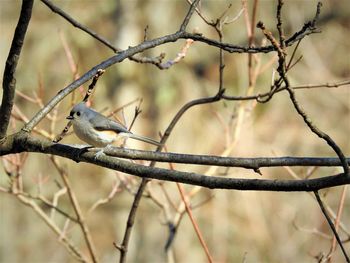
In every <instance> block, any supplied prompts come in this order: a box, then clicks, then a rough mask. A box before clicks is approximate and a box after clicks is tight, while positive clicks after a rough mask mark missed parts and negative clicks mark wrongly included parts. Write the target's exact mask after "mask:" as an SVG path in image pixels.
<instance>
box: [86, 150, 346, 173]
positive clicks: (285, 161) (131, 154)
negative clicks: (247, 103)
mask: <svg viewBox="0 0 350 263" xmlns="http://www.w3.org/2000/svg"><path fill="white" fill-rule="evenodd" d="M89 151H91V152H97V151H99V148H93V149H89ZM103 152H104V153H105V154H106V155H108V156H113V157H118V158H126V159H131V160H146V161H155V162H166V163H168V162H172V163H182V164H197V165H214V166H225V167H241V168H246V169H254V170H255V169H259V168H262V167H280V166H318V167H321V166H323V167H326V166H328V167H330V166H341V165H342V163H341V162H340V160H339V158H333V157H319V158H317V157H277V158H276V157H275V158H270V157H257V158H243V157H220V156H215V155H194V154H180V153H171V152H152V151H143V150H135V149H127V148H120V147H108V149H104V151H103ZM347 162H348V163H349V164H350V158H347Z"/></svg>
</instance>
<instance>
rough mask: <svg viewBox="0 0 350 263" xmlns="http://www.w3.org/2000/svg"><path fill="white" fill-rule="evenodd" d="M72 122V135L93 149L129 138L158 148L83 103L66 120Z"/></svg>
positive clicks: (149, 140) (74, 108) (155, 142)
mask: <svg viewBox="0 0 350 263" xmlns="http://www.w3.org/2000/svg"><path fill="white" fill-rule="evenodd" d="M66 119H68V120H70V121H71V122H72V125H73V130H74V133H75V134H76V135H77V137H78V138H79V139H81V140H82V141H84V142H86V143H88V144H90V145H92V146H94V147H107V146H110V145H111V144H112V143H114V142H116V141H118V140H119V139H120V138H131V139H135V140H139V141H143V142H145V143H149V144H153V145H156V146H160V145H161V143H159V142H157V141H155V140H152V139H150V138H147V137H144V136H140V135H136V134H133V133H132V132H130V131H129V130H128V129H127V128H126V127H125V126H124V125H123V124H121V123H120V122H117V121H114V120H111V119H109V118H107V117H106V116H104V115H102V114H101V113H99V112H97V111H95V110H94V109H92V108H89V107H87V106H86V105H85V103H84V102H80V103H78V104H76V105H75V106H74V107H73V108H72V110H71V112H70V114H69V116H68V117H67V118H66Z"/></svg>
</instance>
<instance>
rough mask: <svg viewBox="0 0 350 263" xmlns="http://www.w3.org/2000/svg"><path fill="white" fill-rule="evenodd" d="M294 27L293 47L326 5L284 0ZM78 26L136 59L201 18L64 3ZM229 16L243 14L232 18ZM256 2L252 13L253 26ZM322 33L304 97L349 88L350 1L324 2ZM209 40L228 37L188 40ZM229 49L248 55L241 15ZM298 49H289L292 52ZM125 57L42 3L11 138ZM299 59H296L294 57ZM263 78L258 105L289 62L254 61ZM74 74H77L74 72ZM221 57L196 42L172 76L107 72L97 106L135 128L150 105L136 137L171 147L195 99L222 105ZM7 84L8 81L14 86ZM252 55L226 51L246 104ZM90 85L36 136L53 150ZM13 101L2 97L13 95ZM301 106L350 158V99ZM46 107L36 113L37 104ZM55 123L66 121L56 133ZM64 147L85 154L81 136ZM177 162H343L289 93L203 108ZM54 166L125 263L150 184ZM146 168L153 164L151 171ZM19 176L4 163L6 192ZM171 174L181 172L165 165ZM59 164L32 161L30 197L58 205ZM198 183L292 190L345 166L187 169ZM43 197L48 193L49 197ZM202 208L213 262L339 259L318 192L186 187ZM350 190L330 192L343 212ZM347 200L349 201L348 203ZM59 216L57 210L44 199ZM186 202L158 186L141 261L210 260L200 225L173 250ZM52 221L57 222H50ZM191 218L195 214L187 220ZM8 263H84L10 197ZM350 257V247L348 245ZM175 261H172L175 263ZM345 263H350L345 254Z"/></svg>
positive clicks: (100, 244)
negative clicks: (297, 181)
mask: <svg viewBox="0 0 350 263" xmlns="http://www.w3.org/2000/svg"><path fill="white" fill-rule="evenodd" d="M285 2H286V3H285V5H284V8H283V19H284V26H285V32H286V35H287V36H291V35H292V34H293V33H294V32H296V31H298V30H299V29H300V28H301V27H302V26H303V25H304V23H305V22H306V21H309V20H311V19H312V18H313V17H314V14H315V10H316V4H317V2H316V1H285ZM53 3H54V4H56V5H57V6H58V7H60V8H62V9H63V10H64V11H66V12H67V13H69V14H70V15H71V16H72V17H73V18H75V19H76V20H77V21H79V22H80V23H82V24H83V25H86V26H87V27H89V28H90V29H92V30H94V31H95V32H97V33H99V34H100V35H101V36H103V37H105V38H106V39H108V40H110V42H111V43H113V44H114V45H115V46H116V47H118V48H121V49H126V48H128V47H129V46H134V45H137V44H139V43H140V42H142V41H143V39H144V32H145V28H146V26H147V38H148V39H152V38H156V37H160V36H163V35H167V34H170V33H173V32H175V31H177V30H178V28H179V26H180V24H181V22H182V19H183V17H184V16H185V15H186V13H187V10H188V8H189V5H188V3H187V2H186V1H185V0H182V1H180V0H176V1H175V0H167V1H165V0H163V1H161V0H143V1H136V0H135V1H134V0H133V1H127V0H114V1H112V0H104V1H78V0H75V1H53ZM229 4H232V6H231V8H229V9H227V7H228V6H229ZM252 4H253V1H248V2H247V6H248V12H249V16H250V17H251V13H252ZM20 6H21V2H20V1H10V0H2V1H0V32H1V41H0V70H1V72H3V70H4V65H5V61H6V57H7V54H8V51H9V47H10V45H11V40H12V37H13V32H14V29H15V26H16V23H17V19H18V16H19V12H20ZM241 9H242V3H241V1H220V0H215V1H214V0H213V1H202V4H201V10H202V14H203V15H204V16H205V17H206V18H207V19H208V20H209V21H210V20H214V21H215V20H216V19H217V18H218V17H220V16H221V15H222V14H223V12H224V11H225V10H227V15H228V17H229V18H234V17H235V16H236V15H237V14H238V13H239V12H240V10H241ZM275 13H276V1H268V0H266V1H259V4H258V9H257V18H256V21H259V20H261V21H263V22H264V23H265V24H266V27H267V28H268V29H270V30H271V31H272V32H276V30H275V24H276V21H275ZM318 26H319V28H320V29H321V30H322V33H320V34H313V35H311V36H308V37H306V38H305V39H304V40H303V41H302V42H301V44H300V47H299V49H298V50H297V52H296V58H299V57H300V56H302V59H301V61H300V62H299V63H298V64H297V65H296V66H295V67H294V68H293V69H292V70H291V71H290V72H289V75H288V76H289V78H290V81H291V84H292V85H293V86H297V85H304V84H322V83H333V82H336V81H341V80H345V79H349V78H350V70H349V69H350V55H349V50H350V44H349V43H350V39H349V36H350V34H349V30H350V3H349V1H346V0H339V1H323V7H322V12H321V17H320V21H319V23H318ZM193 30H196V31H198V32H200V33H202V34H204V35H205V36H206V37H209V38H213V39H218V36H217V33H216V32H215V30H213V28H211V27H209V26H208V25H206V24H205V23H204V22H203V21H202V20H201V18H200V17H199V16H198V15H197V14H194V15H193V17H192V19H191V21H190V24H189V26H188V31H189V32H192V31H193ZM223 40H224V42H229V43H233V44H237V45H244V46H246V45H248V37H247V26H246V22H245V19H244V15H243V14H242V15H241V16H240V17H239V18H238V19H237V20H236V21H234V22H233V23H231V24H229V25H226V26H225V27H224V28H223ZM255 44H256V45H261V44H264V40H263V35H262V33H261V32H259V31H258V30H256V38H255ZM184 45H185V40H180V41H177V42H176V43H170V44H166V45H162V46H159V47H157V48H154V49H152V50H148V51H147V52H144V53H143V54H142V56H147V57H154V56H158V55H160V54H161V53H162V52H164V53H165V54H166V57H165V61H167V60H169V59H174V58H175V57H176V55H177V53H178V52H180V51H181V49H182V47H183V46H184ZM292 51H293V48H289V49H288V52H289V54H291V53H292ZM113 54H114V53H113V51H112V50H110V49H109V48H107V47H106V46H104V45H103V44H101V43H99V42H98V41H97V40H95V39H93V38H92V37H90V36H89V35H87V34H86V33H84V32H82V31H81V30H79V29H77V28H75V27H73V26H72V25H71V24H69V23H68V22H66V21H65V20H64V19H63V18H62V17H60V16H58V15H57V14H54V13H52V12H51V10H49V8H48V7H47V6H45V5H44V4H43V3H42V2H40V1H35V3H34V9H33V15H32V20H31V22H30V25H29V30H28V32H27V36H26V39H25V43H24V47H23V50H22V54H21V57H20V61H19V64H18V68H17V72H16V79H17V89H18V91H19V92H20V93H17V96H16V106H17V107H18V108H16V109H14V115H15V117H17V118H14V119H13V121H12V122H11V127H10V131H9V132H14V131H18V130H19V129H20V128H21V127H22V126H23V119H25V118H28V119H30V118H31V117H32V116H33V115H34V114H35V113H36V112H37V111H38V110H39V109H40V102H42V103H43V104H45V103H47V101H48V100H50V99H51V98H52V97H53V96H55V94H56V93H57V92H58V91H59V90H61V89H62V88H64V87H66V86H67V85H68V84H70V83H71V82H72V81H73V80H74V79H75V78H77V77H78V76H81V75H82V74H84V73H85V72H86V71H88V70H89V69H91V68H92V67H94V66H95V65H97V64H99V63H100V62H101V61H103V60H105V59H107V58H108V57H111V56H113ZM289 56H290V55H289ZM253 61H254V69H256V72H258V73H259V74H258V75H257V79H256V84H255V85H254V87H253V88H251V89H250V91H251V92H253V93H259V92H266V91H268V90H269V88H270V84H271V77H272V73H273V70H274V69H276V67H277V64H276V55H275V54H272V53H268V54H259V55H256V56H254V57H253ZM74 65H75V66H76V68H74ZM218 68H219V50H218V49H216V48H214V47H210V46H208V45H206V44H202V43H197V42H194V43H193V44H192V45H191V46H190V48H189V50H188V52H187V54H186V57H185V58H184V60H181V61H180V62H179V63H178V64H176V65H174V66H173V67H171V68H170V69H168V70H159V69H158V68H156V67H155V66H153V65H149V64H139V63H135V62H132V61H129V60H125V61H123V62H122V63H119V64H116V65H114V66H112V67H110V68H108V69H107V70H106V72H105V73H104V75H103V76H102V77H101V78H100V79H99V81H98V82H97V86H96V88H95V91H94V94H93V95H92V105H93V107H94V108H95V109H97V110H99V111H101V112H103V113H104V114H108V113H110V112H111V111H112V110H115V109H118V108H120V107H123V110H121V111H119V112H118V113H117V114H116V115H117V116H118V118H119V119H121V120H123V122H124V123H125V124H126V125H127V126H128V125H130V123H131V121H132V118H133V115H134V109H135V107H136V106H137V105H139V103H140V100H142V103H141V109H142V113H141V115H140V116H139V117H138V118H137V120H136V123H135V125H134V126H133V129H132V130H133V132H135V133H137V134H141V135H144V136H148V137H151V138H154V139H159V132H164V131H165V129H166V128H167V126H168V124H169V123H170V121H171V119H172V118H173V117H174V115H175V114H176V113H177V112H178V110H179V109H180V108H181V107H182V106H183V105H184V104H185V103H187V102H188V101H191V100H193V99H196V98H201V97H206V96H211V95H214V94H215V93H216V92H217V89H218V85H219V69H218ZM1 78H2V74H1ZM248 83H249V79H248V55H247V54H229V53H225V73H224V87H225V89H226V93H227V94H229V95H246V94H247V91H248V86H249V84H248ZM88 84H89V83H86V84H85V85H84V86H83V87H82V89H80V91H79V90H78V91H76V92H75V94H74V97H73V96H68V97H67V98H66V99H65V100H64V101H63V102H62V103H60V105H59V106H58V107H57V108H56V109H55V110H54V111H53V113H52V117H53V118H51V120H50V119H45V120H43V121H42V122H41V123H40V124H39V126H38V130H37V133H36V135H37V136H38V137H42V136H46V137H47V138H51V139H52V138H54V137H55V136H56V135H57V134H59V133H60V132H61V130H62V129H63V128H64V126H65V124H66V120H65V117H66V116H67V115H68V114H69V111H70V108H71V106H72V103H75V102H78V101H80V100H81V99H82V96H83V94H84V90H86V88H87V87H88ZM0 94H1V95H0V96H2V92H1V93H0ZM296 94H297V99H298V100H299V102H300V104H301V105H302V106H303V108H304V109H305V111H306V112H307V113H308V115H309V117H310V118H311V119H312V120H313V123H314V124H316V125H317V126H318V127H319V128H320V129H321V130H323V131H325V132H326V133H328V134H329V135H330V136H331V137H332V138H333V139H334V140H335V141H336V142H337V144H338V145H339V146H340V147H341V149H342V150H343V151H344V153H345V154H346V155H347V156H350V140H349V132H350V89H349V86H345V87H339V88H332V89H327V88H320V89H308V90H298V91H297V92H296ZM26 96H30V97H31V98H39V99H36V101H35V102H31V101H30V100H28V98H26ZM52 120H54V121H52ZM62 143H76V144H78V143H80V144H81V143H82V142H81V141H79V139H78V138H76V136H74V135H73V134H71V135H69V136H67V137H65V138H64V139H63V140H62ZM128 147H130V148H137V149H147V150H151V149H153V147H152V146H149V145H146V144H143V143H141V142H134V141H128ZM167 150H168V151H169V152H179V153H193V154H211V155H224V154H225V151H226V153H227V154H228V155H229V156H237V157H273V156H320V157H322V156H335V154H334V152H333V151H332V150H331V149H330V147H329V146H328V145H327V144H326V143H324V142H323V141H322V140H320V139H319V138H317V136H315V135H314V134H313V133H311V132H310V131H309V129H308V128H307V127H306V125H305V124H304V123H303V121H302V119H301V117H300V116H298V115H297V114H296V112H295V110H294V108H293V105H292V104H291V103H290V101H289V96H288V94H287V93H285V92H281V93H279V94H276V95H275V96H274V97H273V99H272V100H271V101H270V102H269V103H266V104H256V102H253V101H251V102H244V103H242V102H230V101H221V102H217V103H215V104H208V105H202V106H198V107H195V108H192V109H190V110H189V111H188V112H187V113H186V114H185V115H184V116H183V117H182V119H181V120H180V122H179V123H178V124H177V126H176V128H175V129H174V131H173V133H172V134H171V136H170V138H169V140H168V143H167ZM55 162H56V163H59V166H60V167H61V168H62V169H64V170H65V171H66V172H67V174H68V175H69V180H70V182H71V186H72V189H73V190H74V192H75V193H76V196H77V199H78V201H79V202H80V205H81V207H82V211H83V213H84V214H86V218H87V223H88V225H89V227H90V231H91V234H92V237H93V239H94V241H95V245H96V248H97V251H98V256H99V258H100V259H101V262H116V261H117V259H118V257H119V252H118V250H117V249H115V248H114V246H113V242H116V243H117V244H119V243H120V242H121V241H122V238H123V234H124V230H125V225H126V219H127V215H128V213H129V210H130V206H131V204H132V201H133V194H134V193H135V191H136V190H137V186H138V184H139V182H140V179H139V178H136V177H133V176H130V175H125V174H121V173H118V172H115V171H111V170H107V169H104V168H101V167H96V166H93V165H89V164H84V163H79V164H77V163H74V162H72V161H70V160H66V159H63V158H58V157H57V158H55ZM143 164H145V165H147V163H146V162H144V163H143ZM10 166H11V164H10V163H9V162H8V160H6V159H3V160H2V162H1V163H0V185H1V187H2V188H7V187H8V186H9V182H10V179H9V177H8V176H7V175H6V173H5V170H6V169H8V167H10ZM157 166H158V167H164V168H169V165H168V164H157ZM55 167H56V166H55V165H54V161H53V157H50V156H45V155H43V154H34V153H31V154H29V155H28V157H27V159H26V161H25V163H23V166H22V167H21V177H22V179H23V190H24V191H25V192H27V193H29V194H31V195H33V196H36V195H38V193H40V194H41V195H43V196H45V197H46V198H47V199H48V200H52V199H53V197H54V195H55V193H57V191H58V190H59V189H61V188H62V185H63V184H62V182H61V177H60V175H59V173H58V172H57V169H56V168H55ZM175 169H178V170H183V171H187V172H198V173H207V174H211V175H222V176H231V177H237V178H276V179H293V178H295V177H296V176H298V177H300V178H303V177H306V176H311V177H320V176H326V175H330V174H336V173H339V172H340V171H341V169H340V168H339V167H338V168H316V169H313V168H301V167H297V168H292V169H289V170H288V169H285V168H272V169H261V171H262V174H263V175H262V177H260V176H259V175H257V174H255V173H254V172H253V171H247V170H243V169H225V168H218V169H216V168H215V167H199V166H192V165H175ZM39 186H40V187H39ZM184 187H185V190H186V192H187V193H192V195H191V196H190V197H189V198H190V201H191V205H192V206H193V213H194V217H195V219H196V220H197V223H198V225H199V228H200V229H201V231H202V234H203V236H204V239H205V241H206V242H207V245H208V247H209V251H210V253H211V255H212V256H213V258H214V260H215V261H216V262H315V261H317V260H316V257H318V256H320V255H322V254H324V255H326V254H327V253H328V252H329V250H330V248H331V243H332V239H331V238H332V235H331V232H330V231H329V227H328V225H327V223H326V221H325V219H324V217H323V215H322V214H321V211H320V209H319V207H318V204H317V203H316V201H315V200H314V198H313V196H312V195H311V194H309V193H272V192H255V191H248V192H243V191H223V190H208V189H197V188H195V187H193V186H187V185H186V186H184ZM112 189H116V193H114V195H113V198H112V199H111V200H110V201H109V202H108V203H106V204H103V205H100V206H98V207H97V208H96V209H94V210H93V211H92V212H91V213H88V211H89V209H90V208H91V207H92V206H93V205H94V204H95V203H96V201H97V200H99V199H101V198H106V197H107V196H108V195H109V194H110V193H111V191H112ZM343 191H345V192H344V193H346V192H348V190H346V189H344V187H337V188H332V189H327V190H325V191H322V192H321V193H322V198H323V199H324V200H325V202H326V203H327V205H329V207H330V209H332V211H334V212H336V211H337V209H338V205H339V202H340V197H341V194H342V192H343ZM347 199H348V198H347ZM35 202H37V204H39V206H40V207H41V208H42V209H43V211H45V212H47V213H48V214H49V213H50V211H51V209H49V208H48V207H46V206H44V205H43V204H42V203H41V202H40V201H35ZM180 204H181V199H180V195H179V192H178V189H177V187H176V185H175V184H174V183H169V182H165V183H162V184H161V183H159V182H157V181H152V182H151V183H150V184H149V189H148V190H147V191H146V196H145V198H144V200H142V202H141V205H140V207H139V210H138V212H137V216H136V222H135V227H134V229H133V232H132V236H131V240H130V248H129V252H128V262H166V261H167V260H169V258H173V259H174V260H175V262H205V261H206V257H205V253H204V250H203V248H202V247H201V246H200V243H199V241H198V238H197V236H196V235H195V232H194V229H193V226H192V224H191V222H190V220H189V218H188V216H187V214H183V213H182V215H183V216H182V217H181V222H180V223H179V227H178V230H177V233H176V237H175V240H174V243H173V245H172V250H171V253H168V255H167V254H166V253H165V251H164V245H165V243H166V241H167V238H168V228H167V223H169V222H174V221H175V220H176V218H177V217H179V211H178V210H179V208H178V207H179V206H180ZM58 206H59V207H60V208H61V209H63V210H64V211H67V212H68V213H69V214H72V215H74V211H73V210H72V207H71V205H70V202H69V199H68V197H67V194H64V195H62V196H61V197H60V198H59V201H58ZM51 212H52V211H51ZM182 212H183V211H182ZM349 218H350V207H349V202H347V201H346V199H345V206H344V209H343V214H342V222H344V224H345V226H344V229H343V230H341V231H340V234H341V235H340V236H341V237H342V238H349V234H346V233H349V232H350V230H349V225H348V224H347V222H348V221H349ZM54 222H55V223H56V224H57V226H58V227H59V228H60V229H63V228H64V227H65V226H66V224H68V226H67V235H68V236H69V237H70V238H71V239H72V240H73V241H74V244H76V246H77V247H78V248H80V249H82V250H83V252H84V253H87V250H86V247H85V243H84V239H83V238H82V235H81V231H80V228H79V227H78V226H77V225H76V224H74V223H72V222H70V223H67V221H66V218H64V217H63V216H62V215H60V214H57V213H56V216H55V217H54ZM0 236H1V238H0V261H1V262H14V263H15V262H75V260H74V259H73V258H72V257H71V256H70V255H69V253H67V251H66V250H65V249H64V247H63V246H62V245H61V244H60V243H59V242H58V240H57V239H58V237H57V236H56V235H55V234H54V233H53V232H52V231H51V229H50V228H49V227H48V226H47V225H46V224H45V223H44V222H43V221H42V220H41V219H40V218H39V217H38V215H37V214H36V213H34V212H33V209H31V208H28V207H26V206H24V205H23V204H22V203H21V202H19V201H18V200H17V198H16V197H15V196H13V195H10V194H8V193H4V192H0ZM345 246H346V248H347V249H348V251H349V250H350V245H349V243H346V244H345ZM169 254H170V256H169ZM333 261H334V262H343V255H342V254H341V252H340V250H339V248H338V249H337V250H336V252H335V254H334V256H333Z"/></svg>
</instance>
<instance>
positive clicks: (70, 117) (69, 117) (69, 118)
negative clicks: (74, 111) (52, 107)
mask: <svg viewBox="0 0 350 263" xmlns="http://www.w3.org/2000/svg"><path fill="white" fill-rule="evenodd" d="M66 119H67V120H73V119H74V117H73V116H71V115H69V116H68V117H67V118H66Z"/></svg>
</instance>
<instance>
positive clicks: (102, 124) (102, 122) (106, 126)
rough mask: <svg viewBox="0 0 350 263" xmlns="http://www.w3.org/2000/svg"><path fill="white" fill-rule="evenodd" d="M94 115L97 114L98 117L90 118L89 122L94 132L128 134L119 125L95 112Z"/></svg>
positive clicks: (123, 127) (125, 129) (126, 130)
mask: <svg viewBox="0 0 350 263" xmlns="http://www.w3.org/2000/svg"><path fill="white" fill-rule="evenodd" d="M95 114H97V115H98V117H97V118H96V116H97V115H95V116H94V117H93V118H90V122H91V124H92V126H93V127H94V128H95V129H96V130H100V131H101V130H110V131H115V132H116V133H120V132H126V133H130V132H129V131H128V129H127V128H126V127H125V126H124V125H122V124H121V123H118V122H115V121H112V120H110V119H108V118H107V117H105V116H103V115H102V114H101V113H99V112H95Z"/></svg>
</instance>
